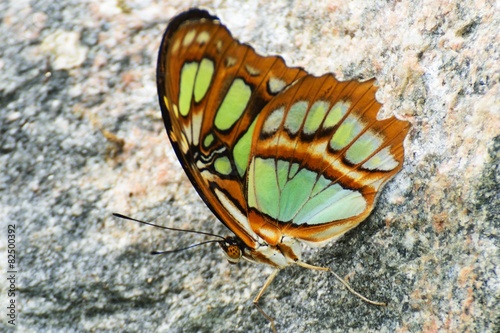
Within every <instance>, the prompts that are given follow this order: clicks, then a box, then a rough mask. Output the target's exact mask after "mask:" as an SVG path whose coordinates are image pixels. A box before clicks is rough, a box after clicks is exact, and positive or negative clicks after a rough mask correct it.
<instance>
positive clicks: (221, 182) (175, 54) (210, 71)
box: [157, 9, 306, 248]
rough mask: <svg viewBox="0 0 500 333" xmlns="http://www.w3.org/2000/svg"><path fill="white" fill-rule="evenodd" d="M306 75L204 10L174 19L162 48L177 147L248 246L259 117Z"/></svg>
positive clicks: (201, 189) (165, 99) (202, 190)
mask: <svg viewBox="0 0 500 333" xmlns="http://www.w3.org/2000/svg"><path fill="white" fill-rule="evenodd" d="M305 75H306V73H305V71H304V70H302V69H300V68H289V67H287V66H286V65H285V63H284V61H283V59H282V58H281V57H277V56H274V57H262V56H260V55H258V54H256V53H255V51H254V50H253V48H252V47H250V46H248V45H246V44H242V43H240V42H238V41H237V40H235V39H234V38H233V37H232V36H231V33H230V32H229V31H228V30H227V28H226V27H224V26H223V25H222V24H220V22H219V19H218V18H217V17H215V16H212V15H210V14H209V13H208V12H206V11H203V10H198V9H192V10H189V11H187V12H185V13H183V14H180V15H179V16H177V17H175V18H174V19H173V20H172V21H171V22H170V23H169V26H168V28H167V30H166V32H165V35H164V37H163V40H162V43H161V46H160V51H159V56H158V66H157V87H158V96H159V102H160V105H161V110H162V116H163V120H164V123H165V128H166V129H167V134H168V136H169V138H170V141H171V143H172V146H173V147H174V149H175V152H176V154H177V157H178V159H179V161H180V162H181V164H182V166H183V168H184V170H185V172H186V174H187V175H188V177H189V179H190V180H191V182H192V183H193V185H194V187H195V188H196V190H197V191H198V193H199V194H200V196H201V197H202V199H203V200H204V201H205V203H206V204H207V206H208V207H209V208H210V209H211V210H212V211H213V213H214V214H215V215H216V216H217V217H218V218H219V220H221V221H222V222H223V223H224V224H225V225H226V226H227V227H228V228H230V229H231V230H232V231H233V232H234V233H235V234H236V235H237V236H238V237H239V238H240V239H241V240H242V241H243V242H244V243H245V244H246V245H247V246H248V247H250V248H254V247H255V241H256V240H255V239H256V235H255V233H254V232H253V230H252V229H251V227H250V225H249V222H248V219H247V201H246V195H245V194H244V187H245V183H246V172H247V166H248V160H249V156H250V148H251V144H252V137H253V131H254V129H255V126H256V121H257V116H258V115H259V113H260V112H261V111H262V109H263V108H264V106H265V105H266V104H267V103H268V102H269V101H270V100H271V99H272V98H273V97H274V96H276V95H277V94H278V93H279V92H280V91H282V90H283V89H284V88H285V87H287V86H288V85H290V84H291V83H292V82H294V81H296V80H298V79H299V78H301V77H303V76H305Z"/></svg>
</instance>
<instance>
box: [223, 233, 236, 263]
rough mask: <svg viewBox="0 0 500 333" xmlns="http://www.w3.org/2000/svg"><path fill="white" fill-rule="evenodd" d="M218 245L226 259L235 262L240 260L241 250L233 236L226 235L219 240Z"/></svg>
mask: <svg viewBox="0 0 500 333" xmlns="http://www.w3.org/2000/svg"><path fill="white" fill-rule="evenodd" d="M219 245H220V247H221V248H222V250H223V251H224V254H225V256H226V259H227V261H229V263H231V264H237V263H238V262H239V261H240V259H241V255H242V252H241V249H240V247H239V246H238V245H237V241H236V239H235V238H234V237H227V238H226V239H224V240H223V241H220V242H219Z"/></svg>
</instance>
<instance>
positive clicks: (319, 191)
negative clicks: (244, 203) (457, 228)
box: [245, 74, 410, 245]
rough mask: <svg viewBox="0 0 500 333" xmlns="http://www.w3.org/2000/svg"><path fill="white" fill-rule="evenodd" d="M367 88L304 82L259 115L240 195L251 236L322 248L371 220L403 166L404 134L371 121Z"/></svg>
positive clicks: (402, 126)
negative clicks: (243, 195)
mask: <svg viewBox="0 0 500 333" xmlns="http://www.w3.org/2000/svg"><path fill="white" fill-rule="evenodd" d="M373 84H374V80H370V81H366V82H363V83H360V82H356V81H347V82H339V81H337V80H336V79H335V78H334V77H333V75H331V74H327V75H324V76H322V77H313V76H305V77H303V78H301V79H300V80H298V81H297V82H295V83H294V84H293V85H291V86H290V87H288V88H287V89H285V90H284V91H282V92H281V93H280V94H279V95H277V96H276V97H275V98H273V99H272V100H271V101H270V102H269V103H268V104H267V105H266V107H265V108H264V110H263V111H262V112H261V113H260V115H259V118H258V121H257V124H256V129H255V131H256V132H255V135H254V138H253V142H252V149H251V150H252V153H251V159H250V161H249V172H248V183H247V188H246V190H245V193H246V195H247V200H248V206H249V216H250V219H249V220H250V223H251V227H252V228H253V229H254V230H259V229H260V230H280V231H279V235H276V234H275V235H272V236H270V235H266V234H265V233H263V234H262V235H261V236H262V237H264V238H265V239H268V240H269V241H270V242H273V238H274V239H276V240H277V239H281V237H282V236H289V237H291V238H294V239H299V240H301V241H303V242H306V243H309V244H310V245H321V244H322V243H323V242H326V241H328V240H331V239H335V238H338V237H339V236H340V235H342V234H344V233H345V232H346V231H348V230H350V229H352V228H354V227H355V226H357V225H358V224H359V223H360V222H361V221H362V220H364V219H365V218H366V217H367V216H368V215H369V214H370V212H371V211H372V209H373V207H374V204H375V200H376V197H377V193H378V191H379V190H380V189H381V187H382V186H383V185H384V184H385V183H386V182H387V181H388V180H389V179H390V178H391V177H393V176H394V175H395V174H396V173H397V172H398V171H399V170H400V169H401V167H402V164H403V157H404V150H403V140H404V138H405V136H406V134H407V132H408V130H409V128H410V126H409V123H408V122H405V121H401V120H398V119H396V118H394V117H391V118H388V119H385V120H377V113H378V111H379V109H380V106H381V105H380V104H379V103H378V102H377V101H376V99H375V92H376V88H375V87H374V85H373ZM266 226H267V227H266ZM273 227H275V228H277V229H273ZM268 233H269V234H272V233H271V232H268ZM266 237H267V238H266Z"/></svg>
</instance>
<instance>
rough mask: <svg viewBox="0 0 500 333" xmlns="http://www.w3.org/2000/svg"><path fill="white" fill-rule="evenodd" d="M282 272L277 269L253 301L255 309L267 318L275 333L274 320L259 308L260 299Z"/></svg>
mask: <svg viewBox="0 0 500 333" xmlns="http://www.w3.org/2000/svg"><path fill="white" fill-rule="evenodd" d="M279 271H280V269H279V268H276V269H275V270H274V271H273V272H272V273H271V275H269V277H268V278H267V280H266V282H265V283H264V285H263V286H262V288H260V291H259V293H258V294H257V296H255V298H254V299H253V305H255V307H256V308H257V310H259V312H260V314H261V315H262V316H264V318H266V319H267V320H268V321H269V322H270V323H271V329H272V330H273V333H276V327H275V326H274V319H273V318H271V317H270V316H268V315H267V314H266V313H265V312H264V310H262V308H261V307H260V306H259V304H258V303H259V299H260V298H261V296H262V294H264V291H265V290H266V289H267V287H269V285H270V284H271V282H273V280H274V278H275V277H276V275H278V272H279Z"/></svg>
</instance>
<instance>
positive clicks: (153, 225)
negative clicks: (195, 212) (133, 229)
mask: <svg viewBox="0 0 500 333" xmlns="http://www.w3.org/2000/svg"><path fill="white" fill-rule="evenodd" d="M113 216H115V217H118V218H120V219H125V220H130V221H134V222H138V223H142V224H146V225H150V226H152V227H156V228H160V229H165V230H171V231H181V232H190V233H193V234H198V235H205V236H213V237H217V238H220V239H224V237H222V236H220V235H216V234H212V233H210V232H204V231H197V230H190V229H180V228H172V227H165V226H162V225H158V224H154V223H150V222H145V221H141V220H137V219H134V218H132V217H129V216H125V215H122V214H118V213H113ZM213 242H216V241H213ZM201 244H204V243H200V245H201ZM195 246H197V245H196V244H195ZM173 251H176V250H173Z"/></svg>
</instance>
